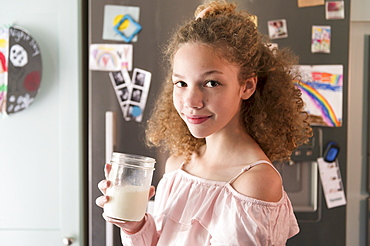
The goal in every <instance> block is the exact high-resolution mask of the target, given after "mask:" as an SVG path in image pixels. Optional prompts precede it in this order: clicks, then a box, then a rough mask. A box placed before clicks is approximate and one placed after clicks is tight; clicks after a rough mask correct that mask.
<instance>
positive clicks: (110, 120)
mask: <svg viewBox="0 0 370 246" xmlns="http://www.w3.org/2000/svg"><path fill="white" fill-rule="evenodd" d="M115 133H116V114H115V112H111V111H107V112H105V163H109V162H110V159H111V157H112V153H113V149H114V146H115V144H116V134H115ZM113 233H114V232H113V224H111V223H109V222H106V223H105V245H106V246H113V241H114V240H113Z"/></svg>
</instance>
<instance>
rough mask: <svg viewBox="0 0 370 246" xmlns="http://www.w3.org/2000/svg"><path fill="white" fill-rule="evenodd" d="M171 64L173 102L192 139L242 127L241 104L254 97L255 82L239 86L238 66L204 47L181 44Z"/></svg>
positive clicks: (251, 81) (248, 81) (250, 80)
mask: <svg viewBox="0 0 370 246" xmlns="http://www.w3.org/2000/svg"><path fill="white" fill-rule="evenodd" d="M173 63H174V64H173V74H172V81H173V84H174V90H173V102H174V105H175V108H176V110H177V112H178V113H179V115H180V116H181V118H182V119H183V120H184V121H185V123H186V124H187V126H188V128H189V130H190V132H191V133H192V135H193V136H194V137H196V138H205V137H208V136H210V135H212V134H214V133H218V132H222V131H225V132H226V133H227V132H229V130H235V129H236V128H238V127H240V126H241V124H240V120H239V112H240V105H241V102H242V100H245V99H248V98H249V97H250V96H251V95H252V94H253V92H254V90H255V85H256V79H254V78H252V79H248V80H247V81H245V82H244V83H242V84H240V83H239V81H238V74H239V67H237V66H236V65H234V64H231V63H228V62H227V61H226V60H225V59H222V58H221V56H220V55H219V53H217V51H216V50H215V49H213V48H211V47H209V46H207V45H205V44H199V43H191V44H184V45H182V46H181V47H180V49H179V50H178V51H177V52H176V54H175V56H174V61H173Z"/></svg>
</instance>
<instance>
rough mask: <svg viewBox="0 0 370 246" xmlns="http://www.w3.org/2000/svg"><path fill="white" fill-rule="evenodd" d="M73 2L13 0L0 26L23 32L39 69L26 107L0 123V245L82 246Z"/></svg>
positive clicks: (79, 92)
mask: <svg viewBox="0 0 370 246" xmlns="http://www.w3.org/2000/svg"><path fill="white" fill-rule="evenodd" d="M81 4H82V3H81V1H73V0H66V1H58V0H50V1H43V0H35V1H27V0H19V1H7V3H6V4H4V3H3V4H2V6H1V7H0V25H12V24H14V25H19V26H21V27H23V28H25V29H26V30H28V31H29V32H30V34H31V36H32V37H33V38H34V39H35V40H36V41H37V42H38V44H39V46H40V49H41V56H42V63H43V71H42V81H41V86H40V90H39V92H38V95H37V96H36V98H35V101H34V102H33V104H31V106H30V107H29V108H27V109H25V110H23V111H21V112H19V113H15V114H11V115H9V117H8V118H5V119H1V118H0V183H1V185H0V194H1V198H0V200H1V203H0V242H1V243H0V244H1V245H11V246H23V245H30V246H36V245H37V246H50V245H63V238H64V237H70V238H73V239H74V242H73V244H72V245H84V227H83V224H84V219H85V218H84V216H83V215H84V202H85V201H84V200H85V199H84V188H83V187H84V184H83V182H84V179H83V176H84V172H85V170H84V156H83V149H84V148H83V144H84V143H83V135H84V134H83V129H84V127H83V113H82V112H83V106H82V105H83V104H82V100H83V94H84V93H83V83H82V81H83V79H82V78H83V75H82V71H83V69H82V65H81V64H82V52H81V50H82V38H81V37H82V36H81V33H82V32H81V29H82V24H81V23H82V21H81V18H82V17H81V13H80V11H81Z"/></svg>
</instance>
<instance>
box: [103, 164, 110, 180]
mask: <svg viewBox="0 0 370 246" xmlns="http://www.w3.org/2000/svg"><path fill="white" fill-rule="evenodd" d="M111 170H112V164H110V163H107V164H105V166H104V174H105V178H106V179H108V177H109V173H110V171H111Z"/></svg>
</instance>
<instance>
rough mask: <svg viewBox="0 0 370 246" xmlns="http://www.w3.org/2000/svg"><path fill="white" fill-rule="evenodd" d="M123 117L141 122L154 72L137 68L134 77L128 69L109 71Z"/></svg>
mask: <svg viewBox="0 0 370 246" xmlns="http://www.w3.org/2000/svg"><path fill="white" fill-rule="evenodd" d="M109 76H110V79H111V82H112V85H113V88H114V90H115V93H116V96H117V99H118V102H119V104H120V106H121V109H122V113H123V117H124V119H125V120H126V121H136V122H141V121H142V118H143V113H144V109H145V106H146V101H147V97H148V93H149V88H150V82H151V77H152V74H151V73H150V72H148V71H145V70H142V69H139V68H135V69H134V71H133V75H132V79H130V75H129V73H128V71H127V70H126V69H124V70H121V71H117V72H110V73H109Z"/></svg>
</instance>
